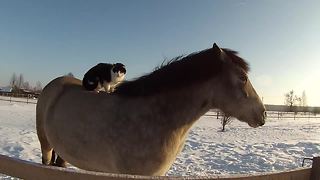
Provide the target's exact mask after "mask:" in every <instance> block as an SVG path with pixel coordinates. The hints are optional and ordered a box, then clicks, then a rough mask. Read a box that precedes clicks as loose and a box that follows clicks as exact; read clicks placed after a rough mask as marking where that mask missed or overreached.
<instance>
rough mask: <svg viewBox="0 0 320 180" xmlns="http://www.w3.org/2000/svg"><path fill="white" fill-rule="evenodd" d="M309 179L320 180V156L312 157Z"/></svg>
mask: <svg viewBox="0 0 320 180" xmlns="http://www.w3.org/2000/svg"><path fill="white" fill-rule="evenodd" d="M310 180H320V157H314V158H313V163H312V169H311V176H310Z"/></svg>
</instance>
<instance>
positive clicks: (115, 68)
mask: <svg viewBox="0 0 320 180" xmlns="http://www.w3.org/2000/svg"><path fill="white" fill-rule="evenodd" d="M126 72H127V71H126V68H125V66H124V65H123V64H121V63H116V64H108V63H99V64H97V65H96V66H94V67H92V68H91V69H90V70H89V71H88V72H87V73H86V74H85V75H84V77H83V80H82V85H83V87H84V88H85V89H86V90H89V91H94V90H95V91H101V90H103V88H104V90H105V91H106V92H108V93H110V92H113V91H114V89H115V87H116V85H117V84H119V83H120V82H121V81H123V80H124V77H125V74H126Z"/></svg>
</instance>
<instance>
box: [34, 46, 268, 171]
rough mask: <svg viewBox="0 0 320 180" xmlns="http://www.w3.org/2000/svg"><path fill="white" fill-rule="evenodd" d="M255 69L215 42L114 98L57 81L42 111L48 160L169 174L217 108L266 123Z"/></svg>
mask: <svg viewBox="0 0 320 180" xmlns="http://www.w3.org/2000/svg"><path fill="white" fill-rule="evenodd" d="M248 71H249V66H248V64H247V63H246V62H245V61H244V60H243V59H242V58H240V57H239V56H238V54H237V52H235V51H232V50H230V49H221V48H219V47H218V46H217V45H216V44H214V45H213V47H212V48H210V49H206V50H203V51H200V52H197V53H193V54H190V55H188V56H185V57H179V58H176V59H174V60H172V61H170V62H169V63H168V64H165V65H162V66H160V67H158V68H157V69H156V70H154V71H153V72H151V73H149V74H147V75H145V76H142V77H140V78H137V79H136V80H132V81H128V82H124V83H123V84H121V85H119V87H118V88H117V89H116V91H115V92H114V93H112V94H107V93H94V92H90V91H86V90H85V89H84V88H83V87H82V86H81V81H80V80H78V79H75V78H72V77H59V78H57V79H54V80H53V81H51V82H50V83H49V84H48V85H47V86H46V87H45V88H44V89H43V91H42V93H41V95H40V97H39V99H38V103H37V108H36V126H37V134H38V138H39V140H40V144H41V151H42V162H43V163H44V164H47V165H48V164H54V163H55V162H54V159H53V156H52V154H54V151H55V152H56V153H57V154H58V155H59V157H58V159H57V161H58V160H59V162H60V165H61V164H63V163H64V162H65V161H64V160H66V161H68V162H69V163H70V164H72V165H74V166H76V167H79V168H82V169H86V170H93V171H100V172H109V173H126V174H140V175H164V174H165V173H166V172H167V170H168V169H169V168H170V166H171V165H172V163H173V162H174V160H175V158H176V156H177V154H178V153H179V152H180V151H181V149H182V147H183V145H184V142H185V139H186V136H187V134H188V131H189V129H190V128H191V126H192V125H193V124H194V123H195V122H196V121H197V120H198V119H199V118H200V117H201V116H202V115H204V114H205V113H206V112H207V111H209V110H210V109H212V108H219V109H221V110H222V111H223V112H224V113H226V114H228V115H230V116H234V117H236V118H237V119H239V120H240V121H244V122H247V123H248V125H249V126H251V127H258V126H262V125H263V124H264V123H265V108H264V105H263V104H262V102H261V100H260V98H259V96H258V94H257V93H256V91H255V90H254V88H253V86H252V85H251V83H250V81H249V79H248ZM53 149H54V151H53ZM61 162H62V163H61ZM57 164H58V165H59V163H57Z"/></svg>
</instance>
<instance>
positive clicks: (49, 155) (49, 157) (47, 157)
mask: <svg viewBox="0 0 320 180" xmlns="http://www.w3.org/2000/svg"><path fill="white" fill-rule="evenodd" d="M41 152H42V164H45V165H53V164H54V160H55V154H54V151H53V149H50V150H48V149H44V148H41Z"/></svg>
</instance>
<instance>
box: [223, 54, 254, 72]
mask: <svg viewBox="0 0 320 180" xmlns="http://www.w3.org/2000/svg"><path fill="white" fill-rule="evenodd" d="M222 50H223V52H224V53H225V54H226V55H227V56H228V57H229V58H230V59H231V61H232V63H234V64H236V65H237V66H239V67H240V68H242V69H243V70H244V71H245V72H246V73H248V72H249V71H250V67H249V64H248V63H247V62H246V61H245V60H244V59H242V58H241V57H239V56H238V52H237V51H234V50H232V49H227V48H223V49H222Z"/></svg>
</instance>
